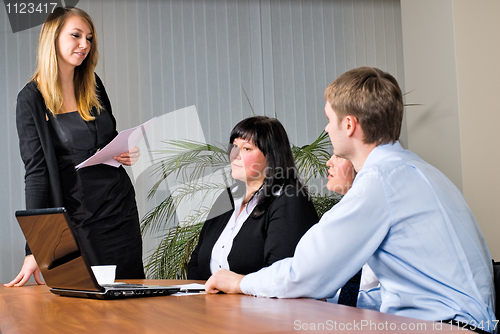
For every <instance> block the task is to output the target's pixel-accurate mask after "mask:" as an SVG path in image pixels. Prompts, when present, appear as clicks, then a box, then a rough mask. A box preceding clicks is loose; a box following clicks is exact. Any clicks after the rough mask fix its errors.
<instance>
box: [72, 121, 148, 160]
mask: <svg viewBox="0 0 500 334" xmlns="http://www.w3.org/2000/svg"><path fill="white" fill-rule="evenodd" d="M155 119H156V117H153V118H152V119H150V120H149V121H147V122H146V123H143V124H141V125H138V126H136V127H134V128H131V129H128V130H123V131H121V132H120V133H119V134H118V135H117V136H116V137H115V138H114V139H113V140H112V141H111V142H110V143H109V144H108V145H106V146H105V147H104V148H103V149H102V150H99V151H97V152H96V153H95V154H94V155H93V156H91V157H90V158H88V159H87V160H85V161H84V162H82V163H80V164H78V165H77V166H75V169H80V168H83V167H88V166H93V165H98V164H106V165H110V166H113V167H119V166H120V165H121V163H119V162H118V161H116V160H115V159H114V157H115V156H117V155H120V154H121V153H124V152H127V151H128V150H130V149H131V148H133V147H135V146H137V144H138V143H139V141H140V140H141V139H142V137H143V136H144V134H145V133H146V131H147V130H148V129H149V128H150V127H151V125H152V124H153V122H154V120H155Z"/></svg>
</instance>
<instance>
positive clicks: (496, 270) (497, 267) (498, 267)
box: [492, 260, 500, 319]
mask: <svg viewBox="0 0 500 334" xmlns="http://www.w3.org/2000/svg"><path fill="white" fill-rule="evenodd" d="M492 261H493V284H494V285H495V316H496V317H497V319H500V305H499V304H498V303H499V302H500V262H495V260H492Z"/></svg>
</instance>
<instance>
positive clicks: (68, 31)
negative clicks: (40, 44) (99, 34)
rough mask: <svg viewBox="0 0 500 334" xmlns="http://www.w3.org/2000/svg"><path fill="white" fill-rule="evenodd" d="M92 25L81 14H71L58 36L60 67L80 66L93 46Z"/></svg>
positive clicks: (57, 49)
mask: <svg viewBox="0 0 500 334" xmlns="http://www.w3.org/2000/svg"><path fill="white" fill-rule="evenodd" d="M92 37H93V36H92V32H91V30H90V26H89V25H88V23H87V22H85V21H84V20H83V19H82V18H80V17H79V16H76V15H73V16H70V17H69V18H68V19H67V20H66V22H65V23H64V25H63V27H62V29H61V32H60V33H59V37H58V38H57V43H56V51H57V61H58V64H59V69H67V68H69V69H71V68H73V69H74V68H75V67H76V66H80V65H81V64H82V62H83V61H84V60H85V58H86V57H87V55H88V54H89V52H90V48H91V47H92Z"/></svg>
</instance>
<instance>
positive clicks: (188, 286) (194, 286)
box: [174, 283, 205, 292]
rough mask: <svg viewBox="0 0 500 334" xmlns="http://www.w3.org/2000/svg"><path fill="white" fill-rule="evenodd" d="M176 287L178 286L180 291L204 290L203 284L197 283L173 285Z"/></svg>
mask: <svg viewBox="0 0 500 334" xmlns="http://www.w3.org/2000/svg"><path fill="white" fill-rule="evenodd" d="M174 287H176V288H180V289H181V290H180V291H182V292H202V291H203V292H205V285H204V284H198V283H190V284H182V285H174Z"/></svg>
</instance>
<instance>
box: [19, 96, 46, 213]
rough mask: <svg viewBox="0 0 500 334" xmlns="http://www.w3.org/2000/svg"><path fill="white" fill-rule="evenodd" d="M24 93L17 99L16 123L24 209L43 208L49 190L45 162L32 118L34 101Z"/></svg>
mask: <svg viewBox="0 0 500 334" xmlns="http://www.w3.org/2000/svg"><path fill="white" fill-rule="evenodd" d="M21 95H22V96H21ZM25 95H28V93H27V92H25V91H24V92H23V94H20V95H19V96H18V99H17V106H16V125H17V133H18V136H19V149H20V153H21V159H22V160H23V163H24V168H25V176H24V179H25V197H26V209H38V208H45V207H47V206H48V198H49V192H50V189H49V176H48V170H47V163H46V161H45V154H44V152H43V148H42V143H41V140H40V135H39V133H38V130H37V127H36V124H35V120H34V118H33V113H34V112H35V105H34V103H36V101H35V99H34V98H31V99H29V100H28V99H27V98H26V96H25Z"/></svg>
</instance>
